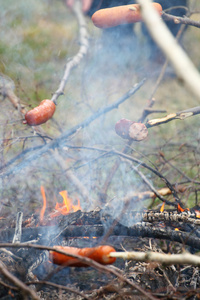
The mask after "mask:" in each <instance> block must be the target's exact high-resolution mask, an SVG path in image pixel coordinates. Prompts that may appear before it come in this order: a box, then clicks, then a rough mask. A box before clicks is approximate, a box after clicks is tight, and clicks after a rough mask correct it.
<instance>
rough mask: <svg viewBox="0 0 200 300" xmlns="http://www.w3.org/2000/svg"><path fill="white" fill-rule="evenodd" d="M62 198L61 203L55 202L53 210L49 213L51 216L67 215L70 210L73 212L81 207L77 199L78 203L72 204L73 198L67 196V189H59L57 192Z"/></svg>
mask: <svg viewBox="0 0 200 300" xmlns="http://www.w3.org/2000/svg"><path fill="white" fill-rule="evenodd" d="M59 194H60V195H61V196H62V198H63V203H58V202H56V205H55V212H52V213H51V214H50V217H51V218H55V217H57V216H60V215H67V214H69V213H70V212H75V211H77V210H79V209H81V205H80V200H79V199H78V204H76V205H74V204H73V200H72V199H70V198H69V196H68V193H67V191H61V192H60V193H59Z"/></svg>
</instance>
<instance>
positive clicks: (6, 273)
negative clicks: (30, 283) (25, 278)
mask: <svg viewBox="0 0 200 300" xmlns="http://www.w3.org/2000/svg"><path fill="white" fill-rule="evenodd" d="M13 245H14V244H13ZM0 272H1V273H2V274H3V275H4V276H5V277H6V278H7V279H8V280H10V281H11V282H12V283H13V284H15V285H16V286H17V287H18V288H19V289H20V290H21V292H22V294H24V295H29V296H31V298H32V299H34V300H40V298H39V297H38V296H37V294H36V293H35V292H34V291H33V290H32V289H30V288H29V287H27V286H26V284H24V283H23V282H22V281H21V280H19V279H18V278H17V277H16V276H14V275H13V274H11V273H10V272H9V271H8V270H7V268H6V267H5V265H4V264H3V263H2V262H1V261H0Z"/></svg>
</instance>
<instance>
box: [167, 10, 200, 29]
mask: <svg viewBox="0 0 200 300" xmlns="http://www.w3.org/2000/svg"><path fill="white" fill-rule="evenodd" d="M162 17H163V19H164V20H167V21H172V22H174V23H175V24H186V25H191V26H194V27H197V28H200V22H198V21H194V20H191V19H190V18H188V17H183V18H182V17H177V16H173V15H170V14H166V13H165V12H163V13H162Z"/></svg>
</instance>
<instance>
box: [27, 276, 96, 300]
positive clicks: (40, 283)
mask: <svg viewBox="0 0 200 300" xmlns="http://www.w3.org/2000/svg"><path fill="white" fill-rule="evenodd" d="M26 284H27V285H32V284H34V285H39V286H40V285H49V286H52V287H54V288H57V289H60V290H65V291H68V292H70V293H73V294H77V295H79V296H81V297H83V299H88V300H89V299H91V298H89V297H87V296H86V295H85V294H83V293H82V292H79V291H78V290H75V289H72V288H70V287H67V286H64V285H61V284H56V283H53V282H50V281H45V280H40V281H29V282H26Z"/></svg>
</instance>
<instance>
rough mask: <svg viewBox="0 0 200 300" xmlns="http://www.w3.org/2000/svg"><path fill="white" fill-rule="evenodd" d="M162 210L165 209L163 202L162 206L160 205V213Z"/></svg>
mask: <svg viewBox="0 0 200 300" xmlns="http://www.w3.org/2000/svg"><path fill="white" fill-rule="evenodd" d="M164 209H165V202H163V204H162V206H161V208H160V212H161V213H162V212H163V211H164Z"/></svg>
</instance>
